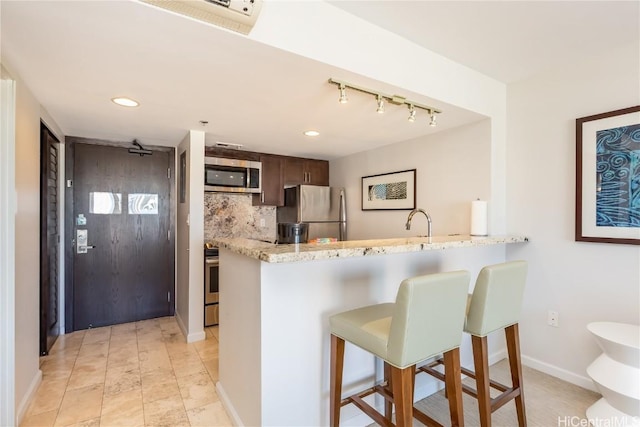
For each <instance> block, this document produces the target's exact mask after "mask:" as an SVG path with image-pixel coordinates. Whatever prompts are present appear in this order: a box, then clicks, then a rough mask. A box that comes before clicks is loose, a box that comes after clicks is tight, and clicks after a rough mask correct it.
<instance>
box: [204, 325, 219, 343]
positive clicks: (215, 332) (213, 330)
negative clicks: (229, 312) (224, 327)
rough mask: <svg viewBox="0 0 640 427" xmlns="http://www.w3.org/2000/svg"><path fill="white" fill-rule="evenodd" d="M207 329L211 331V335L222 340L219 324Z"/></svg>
mask: <svg viewBox="0 0 640 427" xmlns="http://www.w3.org/2000/svg"><path fill="white" fill-rule="evenodd" d="M207 330H208V331H209V332H211V335H213V336H214V337H215V339H217V340H218V341H220V334H219V333H218V327H217V326H212V327H210V328H207Z"/></svg>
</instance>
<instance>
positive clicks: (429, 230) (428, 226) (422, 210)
mask: <svg viewBox="0 0 640 427" xmlns="http://www.w3.org/2000/svg"><path fill="white" fill-rule="evenodd" d="M418 212H421V213H423V214H424V216H426V217H427V237H431V217H430V216H429V214H428V213H427V212H425V210H424V209H414V210H412V211H411V212H410V213H409V218H407V224H406V227H407V230H411V219H412V218H413V216H414V215H415V214H416V213H418Z"/></svg>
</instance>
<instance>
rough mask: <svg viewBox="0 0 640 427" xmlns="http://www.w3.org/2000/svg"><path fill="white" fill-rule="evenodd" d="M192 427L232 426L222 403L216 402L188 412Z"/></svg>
mask: <svg viewBox="0 0 640 427" xmlns="http://www.w3.org/2000/svg"><path fill="white" fill-rule="evenodd" d="M187 416H188V417H189V422H190V423H191V427H210V426H211V427H213V426H232V425H233V424H232V423H231V421H230V420H229V417H228V416H227V413H226V411H225V410H224V407H223V406H222V403H220V402H214V403H210V404H208V405H205V406H199V407H197V408H193V409H189V410H188V411H187Z"/></svg>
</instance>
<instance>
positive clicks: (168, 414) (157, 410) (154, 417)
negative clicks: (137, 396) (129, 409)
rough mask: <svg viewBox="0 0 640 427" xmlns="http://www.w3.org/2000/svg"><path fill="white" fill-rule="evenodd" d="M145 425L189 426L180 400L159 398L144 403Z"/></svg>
mask: <svg viewBox="0 0 640 427" xmlns="http://www.w3.org/2000/svg"><path fill="white" fill-rule="evenodd" d="M144 423H145V426H157V427H164V426H166V427H178V426H189V418H188V417H187V412H186V411H185V409H184V405H183V404H182V400H181V399H180V398H179V397H177V398H173V399H161V400H156V401H154V402H149V403H145V404H144Z"/></svg>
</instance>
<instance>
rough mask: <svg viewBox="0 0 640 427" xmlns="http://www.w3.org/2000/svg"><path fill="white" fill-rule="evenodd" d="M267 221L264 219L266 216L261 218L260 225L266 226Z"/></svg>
mask: <svg viewBox="0 0 640 427" xmlns="http://www.w3.org/2000/svg"><path fill="white" fill-rule="evenodd" d="M266 225H267V224H266V222H265V221H264V218H260V227H266Z"/></svg>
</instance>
